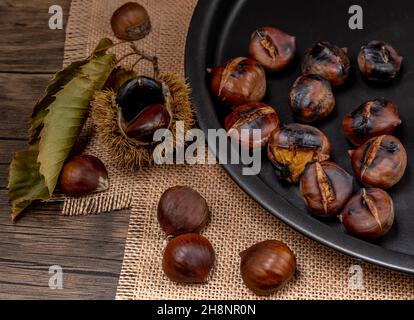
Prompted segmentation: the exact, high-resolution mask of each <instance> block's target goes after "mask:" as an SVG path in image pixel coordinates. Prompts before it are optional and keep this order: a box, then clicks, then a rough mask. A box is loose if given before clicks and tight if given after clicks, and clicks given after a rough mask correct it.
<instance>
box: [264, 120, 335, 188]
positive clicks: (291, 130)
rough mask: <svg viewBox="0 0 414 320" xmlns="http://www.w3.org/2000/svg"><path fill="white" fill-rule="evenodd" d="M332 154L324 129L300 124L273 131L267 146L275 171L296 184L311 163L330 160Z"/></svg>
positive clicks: (282, 177)
mask: <svg viewBox="0 0 414 320" xmlns="http://www.w3.org/2000/svg"><path fill="white" fill-rule="evenodd" d="M330 153H331V144H330V143H329V141H328V138H327V137H326V136H325V135H324V134H323V133H322V131H320V130H318V129H317V128H314V127H311V126H308V125H303V124H298V123H292V124H287V125H283V126H282V127H281V128H280V129H276V130H274V131H273V132H272V133H271V134H270V138H269V143H268V149H267V155H268V157H269V159H270V161H271V162H272V164H273V167H274V168H275V172H276V174H277V175H278V176H279V177H280V178H281V179H284V180H287V181H289V182H293V183H296V182H298V181H299V178H300V176H301V175H302V173H303V171H304V170H305V167H306V165H307V164H308V163H310V162H313V161H325V160H328V159H329V157H330Z"/></svg>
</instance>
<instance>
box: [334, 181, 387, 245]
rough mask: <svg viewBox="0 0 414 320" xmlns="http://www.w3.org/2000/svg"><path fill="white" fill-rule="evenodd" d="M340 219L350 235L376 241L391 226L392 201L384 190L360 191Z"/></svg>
mask: <svg viewBox="0 0 414 320" xmlns="http://www.w3.org/2000/svg"><path fill="white" fill-rule="evenodd" d="M340 218H341V221H342V223H343V225H344V227H345V229H346V230H347V231H348V232H349V233H350V234H352V235H355V236H357V237H361V238H366V239H377V238H379V237H382V236H384V235H385V234H387V233H388V231H389V230H390V229H391V227H392V225H393V222H394V205H393V201H392V199H391V197H390V196H389V195H388V193H386V192H385V191H384V190H381V189H376V188H368V189H361V191H360V192H359V194H357V195H355V196H354V197H352V198H351V200H349V202H348V203H347V205H346V206H345V208H344V210H343V211H342V213H341V216H340Z"/></svg>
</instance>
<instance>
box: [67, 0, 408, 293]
mask: <svg viewBox="0 0 414 320" xmlns="http://www.w3.org/2000/svg"><path fill="white" fill-rule="evenodd" d="M124 2H126V1H124V0H88V1H86V0H74V1H72V6H71V10H70V17H69V23H68V26H67V39H66V48H65V64H67V63H68V62H70V61H72V60H75V59H80V58H82V57H84V56H86V55H87V54H88V53H89V52H90V51H91V50H92V49H93V47H94V46H95V45H96V43H97V42H98V40H99V39H100V38H101V37H104V36H111V35H112V32H111V29H110V25H109V19H110V16H111V14H112V12H113V11H114V10H115V9H116V8H117V7H119V6H120V5H121V4H123V3H124ZM139 2H140V3H141V4H142V5H144V6H145V7H146V8H147V9H148V11H149V13H150V16H151V18H152V25H153V30H152V33H151V35H150V36H149V37H147V38H146V39H145V40H143V41H141V42H139V43H138V44H139V47H140V48H142V49H144V50H145V51H147V52H150V53H153V54H156V55H157V56H158V57H159V59H160V66H161V70H165V71H172V72H178V73H183V60H184V46H185V40H186V34H187V28H188V25H189V22H190V19H191V15H192V12H193V10H194V7H195V5H196V0H140V1H139ZM124 50H126V49H125V48H121V47H119V48H117V53H120V54H122V52H123V51H124ZM149 68H150V66H148V65H145V66H143V70H142V71H143V72H147V71H148V70H149ZM89 133H92V137H90V136H89V135H88V134H89ZM84 135H85V137H86V138H85V139H84V140H83V141H84V142H85V146H84V147H85V152H88V153H90V154H95V155H97V156H99V157H100V158H101V159H102V160H103V161H104V162H105V163H106V165H107V167H108V170H109V173H110V179H111V187H110V190H109V191H108V192H106V193H102V194H99V195H93V196H90V197H87V198H82V199H65V205H64V209H63V213H64V214H68V215H82V214H96V213H101V212H106V211H111V210H118V209H125V208H130V209H131V213H132V214H131V220H130V225H129V231H128V237H127V240H126V248H125V256H124V261H123V266H122V271H121V275H120V279H119V285H118V289H117V295H116V297H117V299H256V298H257V297H256V296H255V295H253V294H252V293H251V292H250V291H249V290H247V289H246V287H245V286H244V285H243V283H242V280H241V277H240V275H239V255H238V253H239V252H240V251H241V250H243V249H245V248H247V247H248V246H250V245H252V244H254V243H256V242H258V241H261V240H265V239H279V240H282V241H284V242H286V243H287V244H288V245H289V246H290V247H291V248H292V249H293V251H294V252H295V253H296V255H297V259H298V274H297V276H296V278H295V280H294V281H292V282H291V283H290V284H289V285H288V286H287V287H285V288H284V289H283V290H282V291H280V292H279V293H277V294H275V295H273V296H271V297H270V298H271V299H413V298H414V278H413V277H410V276H407V275H403V274H398V273H394V272H391V271H388V270H385V269H381V268H377V267H374V266H371V265H368V264H366V263H362V262H360V261H357V260H354V259H352V258H349V257H346V256H344V255H342V254H339V253H337V252H335V251H333V250H331V249H328V248H325V247H324V246H322V245H320V244H318V243H316V242H314V241H312V240H309V239H307V238H305V237H304V236H302V235H301V234H298V233H297V232H295V231H293V230H292V229H290V228H289V227H287V226H285V225H284V224H283V223H281V222H280V221H278V220H277V219H275V218H273V217H272V216H271V215H270V214H269V213H267V212H266V211H265V210H264V209H262V208H261V207H260V206H259V205H258V204H257V203H256V202H255V201H254V200H252V199H251V198H250V197H249V196H248V195H246V194H245V193H244V192H243V191H242V190H241V189H239V188H238V187H237V186H236V184H235V183H234V182H233V181H232V180H231V179H230V178H229V177H228V176H227V174H226V173H225V171H224V170H223V169H222V168H221V167H220V166H219V165H210V166H199V165H198V166H188V165H186V166H165V167H156V168H152V169H147V170H142V171H140V172H130V171H127V170H124V169H123V168H119V167H118V166H117V164H116V163H113V162H112V161H111V159H110V157H109V155H108V153H107V150H106V148H105V147H104V146H102V145H101V144H100V143H99V142H98V141H97V139H96V138H95V137H94V135H93V128H91V126H87V128H86V129H85V131H84ZM78 147H79V146H78ZM177 184H181V185H189V186H192V187H193V188H195V189H196V190H198V191H199V192H200V193H201V194H202V195H203V196H204V197H205V198H206V199H207V201H208V203H209V206H210V208H211V213H212V219H211V223H210V224H209V226H208V228H207V229H206V230H205V232H204V234H205V235H206V236H207V237H208V238H209V240H210V241H211V242H212V244H213V246H214V247H215V250H216V254H217V264H216V266H215V270H214V272H213V273H212V277H211V280H210V282H209V283H208V284H207V285H179V284H174V283H172V282H170V281H169V280H168V279H167V278H166V277H165V276H164V274H163V272H162V269H161V257H162V250H163V247H164V244H165V243H164V236H163V233H162V232H161V230H160V228H159V226H158V223H157V219H156V207H157V201H158V199H159V197H160V195H161V194H162V192H163V191H164V190H165V189H166V188H168V187H170V186H174V185H177ZM353 265H360V266H361V267H362V271H363V277H362V279H363V288H361V287H360V286H359V288H358V286H357V288H355V287H349V282H350V281H351V282H352V279H354V278H352V277H351V276H350V273H349V272H350V268H351V267H352V266H353Z"/></svg>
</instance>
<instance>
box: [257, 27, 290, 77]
mask: <svg viewBox="0 0 414 320" xmlns="http://www.w3.org/2000/svg"><path fill="white" fill-rule="evenodd" d="M249 53H250V56H251V57H252V58H253V59H255V60H257V61H258V62H259V63H260V64H261V65H262V66H263V67H264V68H265V69H267V70H269V71H271V72H278V71H282V70H283V69H285V68H286V67H287V66H288V65H289V64H290V63H291V62H292V61H293V58H294V57H295V53H296V39H295V37H292V36H291V35H289V34H287V33H285V32H283V31H282V30H280V29H277V28H273V27H263V28H259V29H257V30H256V31H255V32H253V34H252V35H251V37H250V45H249Z"/></svg>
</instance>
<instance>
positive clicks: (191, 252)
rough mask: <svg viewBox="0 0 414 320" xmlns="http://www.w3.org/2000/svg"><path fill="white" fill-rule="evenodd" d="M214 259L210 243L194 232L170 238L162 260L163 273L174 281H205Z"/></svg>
mask: <svg viewBox="0 0 414 320" xmlns="http://www.w3.org/2000/svg"><path fill="white" fill-rule="evenodd" d="M214 261H215V253H214V249H213V246H212V245H211V243H210V242H209V241H208V240H207V239H206V238H205V237H203V236H201V235H199V234H196V233H186V234H182V235H179V236H178V237H176V238H173V239H171V240H170V241H169V242H168V244H167V246H166V248H165V250H164V257H163V260H162V269H163V270H164V273H165V275H166V276H167V277H168V278H169V279H170V280H172V281H174V282H180V283H207V281H208V275H209V273H210V270H211V269H212V267H213V265H214Z"/></svg>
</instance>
